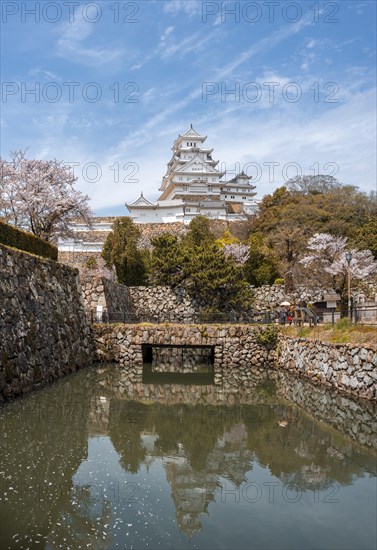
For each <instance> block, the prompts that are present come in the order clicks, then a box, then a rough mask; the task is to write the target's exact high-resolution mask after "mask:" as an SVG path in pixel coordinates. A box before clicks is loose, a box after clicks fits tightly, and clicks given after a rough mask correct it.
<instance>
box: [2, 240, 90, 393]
mask: <svg viewBox="0 0 377 550" xmlns="http://www.w3.org/2000/svg"><path fill="white" fill-rule="evenodd" d="M0 307H1V315H0V342H1V348H0V399H3V398H4V397H5V398H9V397H14V396H16V395H19V394H22V393H25V392H27V391H29V390H30V389H31V388H33V387H34V386H37V385H40V384H43V383H46V382H49V381H51V380H53V379H55V378H58V377H61V376H62V375H64V374H67V373H69V372H70V371H72V370H75V369H76V368H80V367H83V366H86V365H88V364H90V363H91V362H92V359H93V355H92V354H93V350H92V340H91V332H90V327H89V326H88V323H87V319H86V315H85V310H84V304H83V300H82V294H81V286H80V281H79V277H78V273H77V272H76V271H74V270H72V269H71V268H69V267H67V266H64V265H61V264H59V263H56V262H52V261H48V260H43V259H42V258H39V257H37V256H33V255H31V254H26V253H23V252H16V251H14V250H12V249H10V248H7V247H5V246H0Z"/></svg>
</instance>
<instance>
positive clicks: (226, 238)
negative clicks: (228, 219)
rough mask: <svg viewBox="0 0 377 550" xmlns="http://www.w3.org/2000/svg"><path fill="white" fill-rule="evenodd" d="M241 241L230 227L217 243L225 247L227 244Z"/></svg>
mask: <svg viewBox="0 0 377 550" xmlns="http://www.w3.org/2000/svg"><path fill="white" fill-rule="evenodd" d="M239 242H240V241H239V239H237V237H233V235H232V234H231V232H230V230H229V229H226V230H225V231H224V233H223V234H222V235H221V237H220V238H219V239H216V243H217V244H218V245H219V246H220V247H223V246H224V245H226V244H238V243H239Z"/></svg>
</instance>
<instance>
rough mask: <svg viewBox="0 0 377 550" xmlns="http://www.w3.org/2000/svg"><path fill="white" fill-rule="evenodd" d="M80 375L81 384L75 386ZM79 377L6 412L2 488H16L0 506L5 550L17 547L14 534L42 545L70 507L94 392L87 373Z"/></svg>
mask: <svg viewBox="0 0 377 550" xmlns="http://www.w3.org/2000/svg"><path fill="white" fill-rule="evenodd" d="M77 375H80V384H75V377H76V376H77ZM77 375H75V374H72V375H71V376H70V377H69V378H65V379H62V380H60V381H59V382H57V383H55V384H54V385H53V386H51V387H49V388H46V389H44V390H43V391H41V392H36V393H34V394H33V395H30V396H28V397H27V398H26V399H22V400H20V401H18V402H15V403H13V404H10V405H9V408H8V409H5V410H4V411H3V414H2V418H1V423H0V439H1V441H2V453H1V459H0V460H1V467H0V470H1V471H3V472H4V474H3V476H4V477H2V476H0V482H1V485H2V487H6V486H8V487H12V489H10V490H8V491H7V493H8V494H7V500H6V501H5V500H4V501H3V502H2V503H0V524H1V531H2V533H1V544H2V545H3V546H2V547H4V548H8V547H10V548H14V547H15V539H13V538H12V537H13V536H14V535H15V534H16V533H18V536H19V538H20V539H23V541H24V542H26V541H35V540H39V541H41V537H47V536H48V535H49V533H50V531H51V530H52V528H53V526H54V525H55V524H56V522H57V521H59V520H58V519H57V518H58V517H59V516H60V513H61V510H64V509H67V508H69V507H70V489H71V487H72V476H73V474H74V472H75V471H76V470H77V468H78V467H79V465H80V464H81V462H82V461H83V460H85V459H86V457H87V420H88V415H89V400H90V393H91V388H92V386H91V383H92V380H91V379H90V376H91V375H90V372H89V371H88V372H84V371H82V372H80V373H78V374H77ZM3 483H6V484H7V485H3ZM26 546H27V545H26ZM31 546H32V545H31Z"/></svg>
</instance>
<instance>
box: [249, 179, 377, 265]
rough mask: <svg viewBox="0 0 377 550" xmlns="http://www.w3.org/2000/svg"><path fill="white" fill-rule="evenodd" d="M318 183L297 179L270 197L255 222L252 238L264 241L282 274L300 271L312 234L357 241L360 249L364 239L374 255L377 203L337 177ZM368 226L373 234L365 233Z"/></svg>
mask: <svg viewBox="0 0 377 550" xmlns="http://www.w3.org/2000/svg"><path fill="white" fill-rule="evenodd" d="M318 178H319V176H318V177H317V179H316V178H314V177H313V176H312V177H311V176H305V177H302V178H294V180H290V181H289V182H287V187H279V188H278V189H276V191H275V192H274V193H272V194H271V195H266V196H265V197H264V198H263V199H262V201H261V204H260V213H259V215H258V216H257V217H255V218H254V219H253V220H252V222H251V234H252V235H255V234H262V235H263V236H264V238H265V242H266V244H267V245H268V246H269V247H270V248H271V249H272V250H273V257H274V259H275V263H276V265H277V266H278V269H279V271H280V273H281V274H283V273H285V272H286V271H288V270H291V269H292V268H294V267H295V266H297V264H298V261H299V259H300V258H301V257H302V256H303V254H304V253H305V249H306V245H307V242H308V240H309V239H310V238H311V237H312V236H313V234H314V233H329V234H331V235H334V236H342V237H348V238H349V239H350V241H351V242H352V243H353V242H355V239H356V238H358V239H360V243H357V244H358V245H359V244H361V241H362V240H363V239H364V241H363V242H365V244H367V243H366V241H368V243H369V247H370V248H373V250H375V248H374V244H373V243H374V237H373V227H374V225H373V220H375V219H376V218H377V201H376V200H375V198H373V197H372V196H368V195H366V194H365V193H362V192H360V191H359V190H358V189H357V188H356V187H354V186H351V185H343V186H342V185H340V184H339V183H338V182H337V181H336V180H335V179H334V178H330V179H326V178H324V177H322V176H321V178H319V179H318ZM369 224H371V225H369ZM364 226H366V227H369V230H368V229H365V232H364V230H363V227H364ZM374 233H375V232H374ZM355 244H356V242H355ZM363 247H364V245H363ZM257 260H258V259H257ZM257 260H255V261H257ZM250 262H252V258H251V259H250ZM297 269H298V268H297Z"/></svg>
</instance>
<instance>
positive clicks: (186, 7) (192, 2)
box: [164, 0, 202, 16]
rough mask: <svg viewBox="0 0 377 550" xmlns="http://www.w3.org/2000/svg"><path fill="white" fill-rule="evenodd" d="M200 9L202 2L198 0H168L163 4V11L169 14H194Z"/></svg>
mask: <svg viewBox="0 0 377 550" xmlns="http://www.w3.org/2000/svg"><path fill="white" fill-rule="evenodd" d="M201 10H202V2H200V1H199V0H168V1H167V2H165V5H164V12H165V13H171V14H174V15H175V14H178V13H181V12H183V13H186V14H187V15H189V16H192V15H196V14H197V13H200V12H201Z"/></svg>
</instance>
